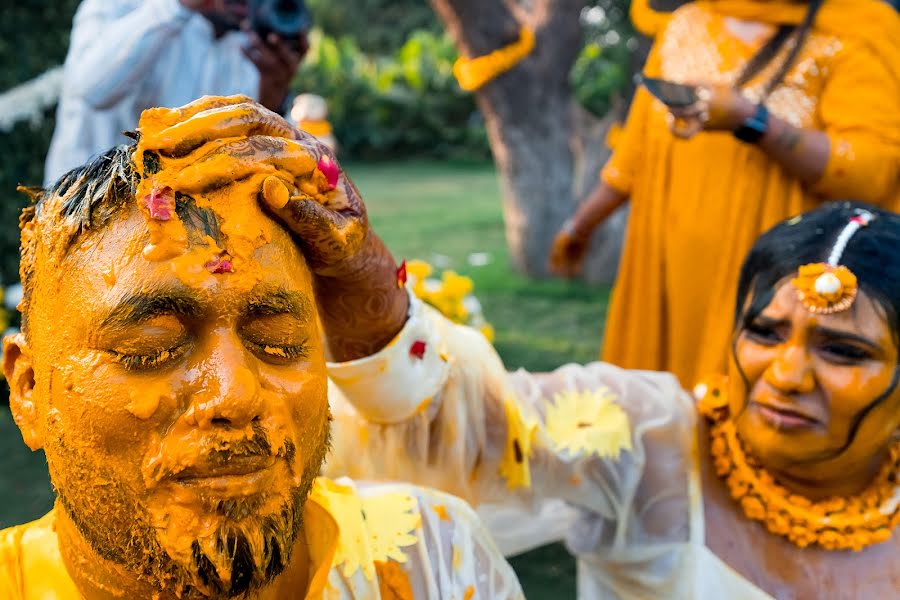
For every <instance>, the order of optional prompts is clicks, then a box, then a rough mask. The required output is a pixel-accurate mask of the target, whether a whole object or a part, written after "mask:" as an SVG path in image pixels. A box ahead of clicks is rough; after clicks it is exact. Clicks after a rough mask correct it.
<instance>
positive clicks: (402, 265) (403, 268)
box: [397, 260, 406, 288]
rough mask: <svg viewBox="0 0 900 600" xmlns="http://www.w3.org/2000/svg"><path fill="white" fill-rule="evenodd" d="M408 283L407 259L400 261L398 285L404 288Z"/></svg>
mask: <svg viewBox="0 0 900 600" xmlns="http://www.w3.org/2000/svg"><path fill="white" fill-rule="evenodd" d="M405 285H406V261H405V260H404V261H403V262H402V263H400V267H399V268H398V269H397V287H398V288H402V287H403V286H405Z"/></svg>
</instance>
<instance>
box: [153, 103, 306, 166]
mask: <svg viewBox="0 0 900 600" xmlns="http://www.w3.org/2000/svg"><path fill="white" fill-rule="evenodd" d="M253 135H260V136H272V137H281V138H287V139H292V138H293V137H294V128H293V127H292V126H291V125H290V123H288V122H287V121H285V120H284V118H282V117H281V116H280V115H278V114H276V113H274V112H272V111H271V110H269V109H267V108H265V107H263V106H261V105H259V104H256V103H255V102H239V103H234V104H225V105H220V106H214V107H212V108H206V109H203V110H200V111H198V112H195V113H194V114H192V115H191V116H190V117H187V118H185V119H183V120H181V121H179V122H177V123H174V124H173V125H171V126H169V127H166V128H165V129H163V130H162V131H160V132H159V133H158V134H157V135H155V136H152V137H151V138H145V139H144V140H143V142H144V146H145V147H146V148H148V149H151V150H157V151H159V152H160V153H161V154H163V155H165V156H185V155H187V154H190V153H191V152H193V151H194V150H196V149H197V148H199V147H200V146H202V145H203V144H206V143H207V142H210V141H213V140H218V139H223V138H229V137H248V136H253Z"/></svg>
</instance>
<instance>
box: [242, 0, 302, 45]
mask: <svg viewBox="0 0 900 600" xmlns="http://www.w3.org/2000/svg"><path fill="white" fill-rule="evenodd" d="M247 13H248V14H247V17H248V19H249V20H250V27H251V28H252V29H253V30H254V31H255V32H256V33H257V34H258V35H259V37H261V38H262V39H266V38H267V37H268V36H269V34H271V33H274V34H275V35H277V36H279V37H280V38H281V39H283V40H284V41H285V42H287V43H289V44H290V43H296V41H297V38H299V37H300V34H301V33H306V32H307V31H309V28H310V27H311V26H312V16H311V15H310V13H309V9H308V8H307V7H306V2H304V1H303V0H249V2H248V3H247Z"/></svg>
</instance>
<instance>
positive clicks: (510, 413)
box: [500, 398, 537, 489]
mask: <svg viewBox="0 0 900 600" xmlns="http://www.w3.org/2000/svg"><path fill="white" fill-rule="evenodd" d="M504 408H505V409H506V423H507V427H506V446H505V447H504V449H503V457H502V458H501V459H500V474H501V475H502V476H503V477H505V478H506V485H507V487H509V489H515V488H518V487H531V466H530V464H529V459H530V458H531V442H532V439H533V438H534V432H535V431H536V430H537V422H535V421H534V420H533V419H528V420H526V418H525V417H524V416H523V415H522V413H521V411H520V410H519V406H518V404H516V402H515V401H514V400H513V399H512V398H507V399H506V401H505V402H504Z"/></svg>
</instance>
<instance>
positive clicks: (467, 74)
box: [453, 27, 534, 92]
mask: <svg viewBox="0 0 900 600" xmlns="http://www.w3.org/2000/svg"><path fill="white" fill-rule="evenodd" d="M532 50H534V31H532V30H531V29H529V28H528V27H523V28H522V29H521V30H520V32H519V39H518V40H516V41H515V42H513V43H512V44H509V45H507V46H504V47H503V48H499V49H497V50H494V51H493V52H491V53H490V54H485V55H484V56H478V57H476V58H464V57H462V56H461V57H459V58H458V59H456V62H455V63H453V75H454V76H455V77H456V81H458V82H459V87H461V88H462V89H464V90H466V91H469V92H472V91H475V90H477V89H479V88H480V87H482V86H483V85H484V84H486V83H487V82H489V81H491V80H492V79H494V78H495V77H497V76H499V75H501V74H502V73H505V72H506V71H509V70H510V69H512V68H513V67H514V66H516V65H517V64H519V62H521V60H522V59H523V58H525V57H526V56H528V55H529V54H531V51H532Z"/></svg>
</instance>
